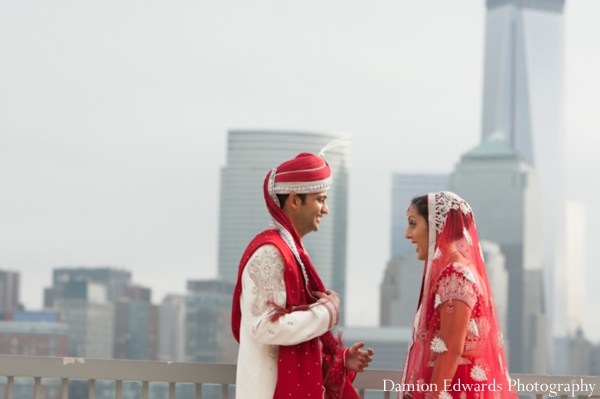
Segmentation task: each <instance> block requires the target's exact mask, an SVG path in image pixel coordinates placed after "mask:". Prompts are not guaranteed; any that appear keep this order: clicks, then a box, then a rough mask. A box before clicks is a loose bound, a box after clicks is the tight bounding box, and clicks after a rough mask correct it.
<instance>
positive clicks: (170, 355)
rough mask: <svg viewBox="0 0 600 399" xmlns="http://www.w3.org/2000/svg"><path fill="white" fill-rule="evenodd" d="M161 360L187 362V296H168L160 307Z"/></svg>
mask: <svg viewBox="0 0 600 399" xmlns="http://www.w3.org/2000/svg"><path fill="white" fill-rule="evenodd" d="M159 319H160V334H159V337H160V344H159V351H158V353H159V354H158V358H159V360H165V361H169V360H170V361H173V362H184V361H185V296H184V295H167V296H166V297H165V298H164V299H163V301H162V304H161V305H160V317H159Z"/></svg>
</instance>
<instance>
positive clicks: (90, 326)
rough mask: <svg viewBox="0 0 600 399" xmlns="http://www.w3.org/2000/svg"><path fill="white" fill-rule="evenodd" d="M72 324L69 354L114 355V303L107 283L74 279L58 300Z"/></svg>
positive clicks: (60, 308)
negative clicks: (109, 300)
mask: <svg viewBox="0 0 600 399" xmlns="http://www.w3.org/2000/svg"><path fill="white" fill-rule="evenodd" d="M55 307H56V309H57V310H59V311H60V312H61V313H62V315H63V318H64V321H65V323H66V324H68V325H69V356H73V357H86V358H96V359H110V358H112V355H113V334H114V333H113V325H114V306H113V304H112V303H110V302H108V301H107V299H106V287H105V286H103V285H101V284H97V283H93V282H90V281H73V282H69V283H66V284H65V285H64V287H63V294H62V297H61V298H59V299H57V300H56V304H55Z"/></svg>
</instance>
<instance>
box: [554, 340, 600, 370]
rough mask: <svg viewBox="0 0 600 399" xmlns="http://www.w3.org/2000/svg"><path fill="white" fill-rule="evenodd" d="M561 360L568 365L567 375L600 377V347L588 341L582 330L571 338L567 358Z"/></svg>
mask: <svg viewBox="0 0 600 399" xmlns="http://www.w3.org/2000/svg"><path fill="white" fill-rule="evenodd" d="M561 360H562V361H563V363H566V367H565V368H566V369H567V371H566V372H565V374H567V375H595V376H600V345H598V344H593V343H592V342H590V341H589V340H588V339H586V338H585V336H584V334H583V330H582V329H581V328H579V329H577V331H576V332H575V334H574V335H573V336H571V337H569V340H568V347H567V353H566V356H565V357H563V358H562V359H561Z"/></svg>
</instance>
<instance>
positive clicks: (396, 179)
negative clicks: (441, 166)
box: [391, 173, 448, 261]
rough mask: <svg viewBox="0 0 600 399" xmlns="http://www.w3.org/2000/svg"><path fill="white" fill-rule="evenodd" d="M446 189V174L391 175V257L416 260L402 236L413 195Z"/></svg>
mask: <svg viewBox="0 0 600 399" xmlns="http://www.w3.org/2000/svg"><path fill="white" fill-rule="evenodd" d="M447 189H448V175H436V174H425V173H394V174H393V175H392V243H391V250H392V259H393V258H396V257H407V258H409V259H410V261H413V260H416V258H417V257H416V255H415V251H414V248H413V246H412V244H411V242H410V241H408V240H407V239H406V238H404V234H405V233H406V228H407V227H408V222H407V218H406V210H407V209H408V207H409V206H410V202H411V200H412V199H413V198H414V197H417V196H420V195H425V194H428V193H435V192H438V191H444V190H447Z"/></svg>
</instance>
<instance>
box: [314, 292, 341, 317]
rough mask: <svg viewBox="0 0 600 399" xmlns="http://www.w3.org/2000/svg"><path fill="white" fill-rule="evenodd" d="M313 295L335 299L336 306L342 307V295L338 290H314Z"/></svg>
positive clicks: (337, 307)
mask: <svg viewBox="0 0 600 399" xmlns="http://www.w3.org/2000/svg"><path fill="white" fill-rule="evenodd" d="M313 295H314V296H315V297H317V298H319V299H321V298H329V299H331V300H332V301H333V304H334V305H335V308H336V309H337V310H338V312H339V309H340V296H339V295H338V293H337V292H335V291H332V290H327V292H321V291H313Z"/></svg>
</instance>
